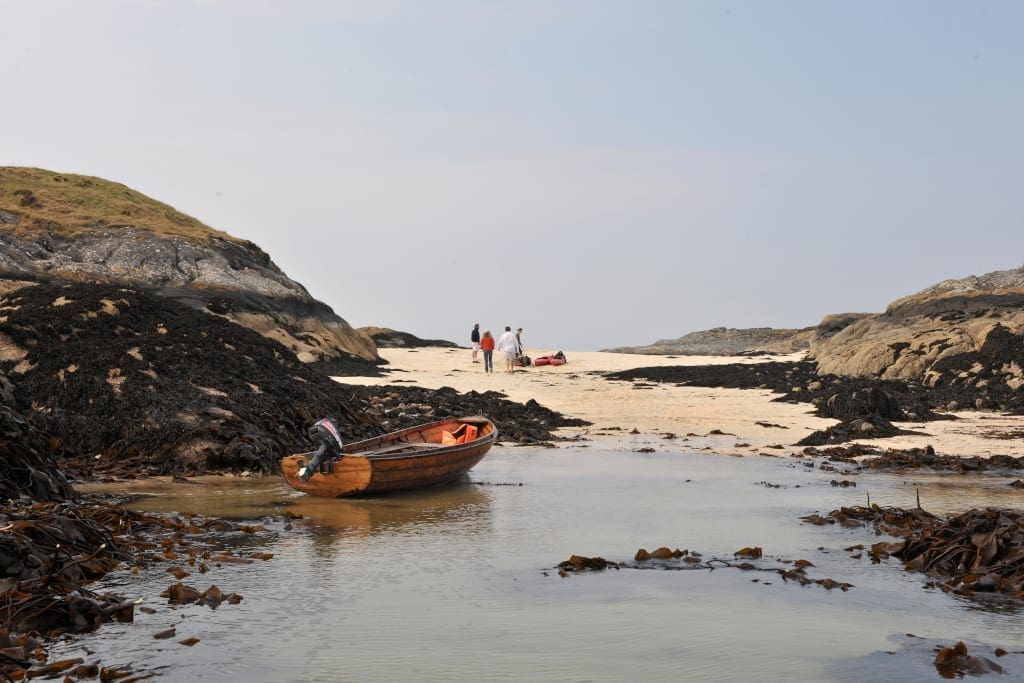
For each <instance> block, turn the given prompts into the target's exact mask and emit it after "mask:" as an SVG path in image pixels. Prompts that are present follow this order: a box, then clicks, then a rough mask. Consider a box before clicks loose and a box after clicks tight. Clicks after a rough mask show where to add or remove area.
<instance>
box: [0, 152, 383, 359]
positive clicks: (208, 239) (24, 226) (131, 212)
mask: <svg viewBox="0 0 1024 683" xmlns="http://www.w3.org/2000/svg"><path fill="white" fill-rule="evenodd" d="M81 207H88V208H87V209H83V208H81ZM0 278H5V279H8V280H35V281H68V282H83V281H87V282H99V283H124V284H126V285H129V286H133V287H146V288H150V289H152V290H153V291H154V292H156V293H157V294H160V295H162V296H166V297H170V298H174V299H178V300H180V301H182V302H184V303H186V304H188V305H189V306H191V307H193V308H195V309H199V310H207V311H208V312H212V313H214V314H216V315H220V316H223V317H225V318H227V319H229V320H231V321H233V322H236V323H238V324H240V325H243V326H245V327H248V328H250V329H253V330H256V331H257V332H259V333H260V334H262V335H264V336H266V337H269V338H271V339H274V340H275V341H278V342H280V343H282V344H284V345H285V346H286V347H288V348H289V349H291V350H292V352H293V353H295V355H296V357H297V358H298V359H299V360H300V361H302V362H304V363H312V364H315V365H321V366H323V368H324V369H325V370H327V371H329V372H332V373H335V374H350V372H349V371H351V370H352V369H353V367H354V366H356V367H358V366H363V367H364V369H370V370H372V368H365V366H366V365H367V364H372V363H374V362H376V361H377V360H378V357H377V351H376V347H375V346H374V344H373V342H372V340H370V339H368V338H367V337H365V336H364V335H360V334H358V333H356V332H355V330H353V329H352V327H351V326H350V325H349V324H348V323H347V322H345V320H343V319H342V318H341V317H339V316H338V315H336V314H335V313H334V311H333V310H331V308H330V307H329V306H327V305H326V304H324V303H322V302H320V301H318V300H316V299H314V298H313V297H312V296H310V294H309V292H307V291H306V289H305V288H304V287H303V286H302V285H301V284H299V283H298V282H295V281H294V280H292V279H291V278H289V277H288V276H287V275H285V274H284V273H283V272H282V271H281V270H280V268H278V267H277V266H276V265H275V264H274V262H273V261H271V259H270V257H269V256H268V255H267V254H266V253H265V252H264V251H263V250H262V249H260V248H259V247H258V246H256V245H255V244H253V243H251V242H248V241H244V240H238V239H236V238H233V237H231V236H230V235H227V234H225V233H221V232H219V231H216V230H213V229H211V228H208V227H207V226H205V225H203V224H202V223H200V222H199V221H196V220H195V219H193V218H190V217H188V216H185V215H184V214H180V213H178V212H176V211H174V209H172V208H171V207H168V206H166V205H163V204H160V203H159V202H155V201H153V200H151V199H149V198H148V197H145V196H144V195H141V194H139V193H137V192H134V191H132V190H130V189H129V188H126V187H124V186H123V185H118V184H116V183H110V182H108V181H104V180H101V179H99V178H87V177H85V176H74V175H59V174H55V173H50V172H46V171H40V170H38V169H19V168H0ZM9 288H10V287H6V288H5V289H9ZM360 361H361V362H360Z"/></svg>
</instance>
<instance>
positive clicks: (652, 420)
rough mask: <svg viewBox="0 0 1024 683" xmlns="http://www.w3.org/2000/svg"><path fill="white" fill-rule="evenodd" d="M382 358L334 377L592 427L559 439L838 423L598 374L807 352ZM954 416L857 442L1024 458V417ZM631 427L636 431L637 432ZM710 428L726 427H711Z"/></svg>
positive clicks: (403, 354)
mask: <svg viewBox="0 0 1024 683" xmlns="http://www.w3.org/2000/svg"><path fill="white" fill-rule="evenodd" d="M526 352H527V354H528V355H530V356H533V357H536V356H540V355H544V354H546V353H549V351H547V350H538V349H527V351H526ZM380 355H381V357H382V358H384V359H385V360H387V361H388V363H389V365H387V366H384V369H385V370H386V371H388V372H387V375H386V376H385V377H339V378H336V379H337V380H338V381H339V382H343V383H350V384H362V385H387V384H398V385H402V384H405V385H415V386H421V387H424V388H428V389H437V388H440V387H445V386H447V387H451V388H453V389H456V390H457V391H460V392H467V391H478V392H485V391H499V392H501V393H503V394H505V395H507V396H508V398H509V399H511V400H513V401H518V402H526V401H528V400H530V399H533V400H535V401H537V402H538V403H540V404H541V405H543V406H545V407H547V408H550V409H552V410H556V411H558V412H560V413H563V414H565V415H567V416H569V417H576V418H581V419H584V420H587V421H589V422H591V423H593V424H592V426H590V427H575V428H569V429H564V430H562V433H561V434H560V436H563V437H573V436H576V435H582V436H587V437H613V438H615V437H618V438H620V439H627V438H628V439H630V440H631V441H633V442H637V443H638V444H642V443H643V442H645V441H650V442H652V443H655V442H664V441H665V439H664V435H665V434H669V433H670V434H674V435H675V436H676V437H677V438H678V439H680V440H681V439H686V440H687V441H688V442H689V445H690V446H691V447H693V448H694V449H699V450H704V451H708V452H713V453H722V454H730V455H742V454H751V453H766V454H775V455H783V454H786V453H790V452H793V451H798V450H801V447H798V446H794V445H793V444H795V443H796V442H797V441H799V440H800V439H802V438H803V437H805V436H807V435H808V434H810V433H811V432H812V431H815V430H818V429H824V428H826V427H828V426H830V425H832V424H835V423H836V422H835V421H833V420H826V419H822V418H819V417H816V416H815V415H813V413H812V411H811V406H810V405H808V404H806V403H803V404H795V403H779V402H775V401H773V399H774V398H777V397H778V394H773V393H772V392H770V391H767V390H746V389H721V388H706V387H679V386H673V385H668V384H654V383H643V382H640V383H637V382H619V381H609V380H606V379H604V378H603V377H602V376H601V375H599V374H596V373H601V372H608V371H618V370H628V369H631V368H639V367H651V366H665V365H712V364H714V365H719V364H727V363H758V362H764V361H767V360H775V361H796V360H800V359H801V358H803V354H790V355H787V356H764V357H757V358H742V357H741V358H738V357H722V356H679V357H671V356H647V355H635V354H622V353H604V352H597V351H589V352H588V351H583V352H579V351H567V352H566V356H567V358H568V360H569V362H568V363H566V364H565V365H562V366H559V367H551V366H543V367H529V368H517V369H516V372H515V373H513V374H511V375H509V374H507V373H505V372H503V367H504V363H503V362H498V361H497V359H496V362H495V371H494V372H493V373H490V374H488V373H484V371H483V363H482V362H480V363H472V362H471V356H470V351H469V350H468V349H447V348H421V349H381V350H380ZM496 355H497V354H496ZM955 415H956V416H957V418H958V419H957V420H952V421H936V422H928V423H924V424H921V423H897V424H898V426H900V427H902V428H904V429H907V430H912V431H915V432H920V433H921V434H920V435H916V436H906V435H904V436H897V437H890V438H886V439H866V440H861V441H859V443H864V444H868V445H875V446H878V447H880V448H917V447H924V446H927V445H931V446H932V447H933V448H934V449H935V450H936V452H937V453H940V454H948V455H964V456H974V455H978V456H988V455H994V454H1007V455H1013V456H1016V457H1019V456H1022V455H1024V439H1022V438H1019V436H1017V437H1016V438H1012V437H1013V435H1014V434H1016V433H1020V434H1024V418H1022V417H1020V416H1006V415H1001V414H999V413H994V412H977V411H964V412H957V413H955ZM759 422H760V423H764V424H758V423H759ZM765 425H769V426H765ZM633 430H636V431H637V432H638V434H636V435H633V434H631V433H632V431H633ZM713 430H719V431H720V432H723V434H712V433H711V432H712V431H713ZM687 435H690V436H687ZM673 441H675V440H673ZM778 446H783V448H781V449H780V448H778Z"/></svg>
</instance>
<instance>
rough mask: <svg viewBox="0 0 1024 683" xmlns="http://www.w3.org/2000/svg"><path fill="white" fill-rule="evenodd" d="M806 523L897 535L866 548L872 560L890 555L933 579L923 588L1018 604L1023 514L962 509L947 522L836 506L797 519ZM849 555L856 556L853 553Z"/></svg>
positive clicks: (920, 514)
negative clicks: (994, 595)
mask: <svg viewBox="0 0 1024 683" xmlns="http://www.w3.org/2000/svg"><path fill="white" fill-rule="evenodd" d="M803 519H804V521H806V522H809V523H811V524H840V525H842V526H844V527H851V528H856V527H861V526H865V525H870V526H873V527H874V528H875V530H876V532H878V533H884V534H888V535H890V536H896V537H901V538H902V539H903V540H902V542H897V543H889V542H885V541H882V542H879V543H876V544H874V545H873V546H872V547H871V548H870V550H867V549H865V548H864V547H863V546H852V547H850V548H847V549H846V550H847V551H850V552H857V551H865V550H867V552H868V555H869V557H870V558H871V559H872V561H874V562H878V561H880V560H882V559H886V558H888V557H890V556H891V557H896V558H899V559H901V560H902V561H903V562H904V565H905V567H906V568H907V570H908V571H917V572H922V573H926V574H928V575H930V576H934V577H936V578H937V580H936V581H934V582H932V583H931V584H929V585H934V586H936V587H938V588H940V589H942V590H943V591H952V592H955V593H957V594H959V595H965V596H968V597H975V596H977V595H978V594H981V593H989V594H991V593H999V594H1002V595H1005V596H1008V597H1010V598H1013V599H1015V600H1024V514H1021V513H1020V512H1016V511H1013V510H995V509H986V510H968V511H967V512H964V513H962V514H959V515H955V516H953V517H949V518H942V517H937V516H935V515H933V514H931V513H929V512H927V511H925V510H922V509H920V508H914V509H909V510H907V509H902V508H892V507H886V508H883V507H879V506H878V505H871V506H869V507H859V506H858V507H851V508H845V507H844V508H840V509H838V510H833V511H831V512H830V513H828V516H822V515H818V514H813V515H808V516H807V517H804V518H803ZM855 557H860V554H859V553H858V554H857V555H855Z"/></svg>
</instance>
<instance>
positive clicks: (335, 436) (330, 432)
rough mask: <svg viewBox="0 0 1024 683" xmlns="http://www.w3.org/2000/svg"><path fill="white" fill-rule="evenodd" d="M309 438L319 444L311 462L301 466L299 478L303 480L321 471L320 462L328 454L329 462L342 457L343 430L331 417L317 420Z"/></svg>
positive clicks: (311, 428) (307, 479) (310, 429)
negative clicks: (339, 429)
mask: <svg viewBox="0 0 1024 683" xmlns="http://www.w3.org/2000/svg"><path fill="white" fill-rule="evenodd" d="M309 438H311V439H312V440H313V443H315V444H317V449H316V453H314V454H313V457H312V458H311V459H310V460H309V462H307V463H306V464H305V465H303V466H302V467H301V468H299V479H301V480H302V481H309V478H310V477H312V476H313V475H314V474H316V473H317V472H318V471H320V463H321V462H323V460H324V456H327V458H328V462H329V461H331V460H337V459H338V458H340V457H341V446H342V443H341V432H339V431H338V425H336V424H334V420H332V419H331V418H329V417H325V418H323V419H322V420H317V423H316V424H315V425H313V426H312V427H310V428H309Z"/></svg>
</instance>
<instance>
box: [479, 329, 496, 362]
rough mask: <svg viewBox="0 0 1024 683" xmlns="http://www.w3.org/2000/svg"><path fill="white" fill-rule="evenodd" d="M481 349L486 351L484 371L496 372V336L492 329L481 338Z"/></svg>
mask: <svg viewBox="0 0 1024 683" xmlns="http://www.w3.org/2000/svg"><path fill="white" fill-rule="evenodd" d="M480 350H481V351H483V352H484V372H494V337H493V336H491V331H490V330H487V331H485V332H484V336H483V337H481V338H480Z"/></svg>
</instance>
